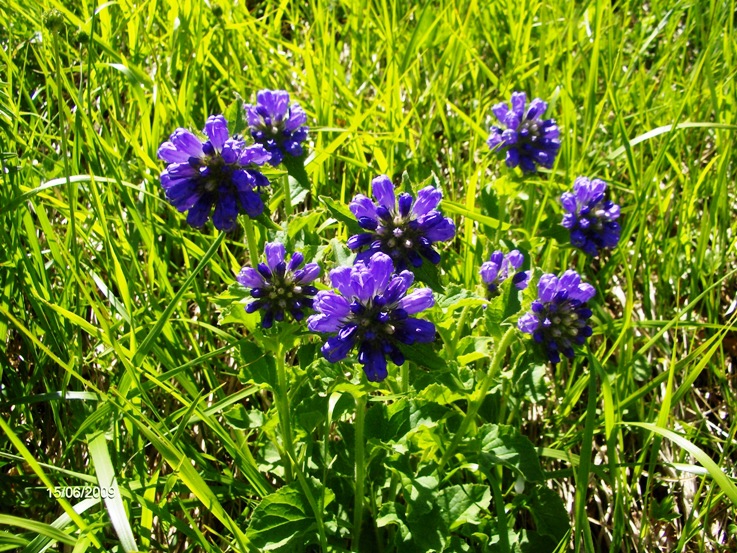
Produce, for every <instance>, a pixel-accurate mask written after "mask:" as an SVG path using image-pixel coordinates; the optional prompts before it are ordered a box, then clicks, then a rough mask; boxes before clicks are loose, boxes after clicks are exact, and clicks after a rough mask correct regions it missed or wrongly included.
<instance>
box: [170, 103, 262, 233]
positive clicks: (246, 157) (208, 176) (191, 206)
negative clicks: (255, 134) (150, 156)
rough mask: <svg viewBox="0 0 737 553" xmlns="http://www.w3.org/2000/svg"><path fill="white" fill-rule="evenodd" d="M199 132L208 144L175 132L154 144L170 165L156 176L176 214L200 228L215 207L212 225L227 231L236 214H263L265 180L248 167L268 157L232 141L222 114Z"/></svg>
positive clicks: (185, 132) (186, 133)
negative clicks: (262, 191)
mask: <svg viewBox="0 0 737 553" xmlns="http://www.w3.org/2000/svg"><path fill="white" fill-rule="evenodd" d="M204 133H205V135H206V136H207V140H204V141H202V140H200V139H199V138H197V136H195V135H194V134H193V133H192V132H190V131H188V130H187V129H181V128H180V129H177V130H175V131H174V132H173V133H172V134H171V136H170V137H169V140H167V141H166V142H164V143H163V144H161V146H159V151H158V156H159V159H162V160H164V161H165V162H167V163H168V164H169V165H168V166H167V167H166V169H164V170H163V171H162V172H161V186H162V187H163V188H164V192H165V193H166V198H167V199H168V200H169V201H170V202H171V204H172V205H173V206H174V207H176V208H177V210H179V211H180V212H184V211H189V213H188V214H187V222H188V223H189V224H190V225H192V226H194V227H201V226H202V225H204V224H205V223H206V222H207V220H208V219H209V218H210V213H211V212H212V208H213V206H215V212H214V214H213V216H212V222H213V224H214V225H215V227H216V228H217V229H219V230H224V231H229V230H232V229H233V227H235V220H236V217H237V216H238V213H240V212H245V213H246V214H247V215H248V216H249V217H258V216H259V215H261V212H262V211H263V210H264V204H263V201H262V200H261V196H260V195H259V192H258V190H259V187H261V186H268V184H269V181H268V179H267V178H266V177H265V176H264V175H263V174H262V173H261V172H260V171H257V170H256V169H253V168H252V167H251V165H254V164H255V165H263V164H264V163H266V162H267V161H268V160H269V153H268V152H267V151H266V150H264V148H263V147H262V146H260V145H256V146H248V147H247V146H246V145H245V143H244V142H243V141H242V140H239V139H236V138H231V137H230V135H229V133H228V123H227V121H226V120H225V117H223V116H222V115H213V116H211V117H209V118H208V119H207V123H205V130H204Z"/></svg>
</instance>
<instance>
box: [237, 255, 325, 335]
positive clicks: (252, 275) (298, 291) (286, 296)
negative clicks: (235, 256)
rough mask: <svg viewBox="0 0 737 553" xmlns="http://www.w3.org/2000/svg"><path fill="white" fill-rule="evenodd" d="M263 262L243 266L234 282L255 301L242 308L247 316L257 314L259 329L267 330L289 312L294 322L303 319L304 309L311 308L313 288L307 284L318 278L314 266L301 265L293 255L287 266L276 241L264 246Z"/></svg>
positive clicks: (316, 265)
mask: <svg viewBox="0 0 737 553" xmlns="http://www.w3.org/2000/svg"><path fill="white" fill-rule="evenodd" d="M265 255H266V263H259V264H258V266H257V267H256V268H255V269H254V268H253V267H243V269H241V272H240V273H239V274H238V276H237V277H236V280H237V281H238V282H239V283H240V284H241V285H243V286H245V287H246V288H250V289H251V297H253V298H255V301H252V302H251V303H249V304H248V305H247V306H246V311H247V312H248V313H253V312H255V311H258V310H260V311H261V326H263V327H264V328H271V325H272V324H273V323H274V321H283V320H284V316H285V315H286V314H287V313H289V314H291V315H292V317H293V318H294V320H295V321H301V320H302V319H303V318H304V316H305V315H304V310H305V309H308V308H311V307H312V303H313V296H314V295H315V294H317V288H315V287H314V286H312V285H311V283H312V281H314V280H315V279H316V278H317V277H318V276H320V266H319V265H318V264H317V263H308V264H307V265H305V266H304V267H302V268H300V267H301V265H302V263H304V256H303V255H302V254H301V253H299V252H296V253H294V254H292V257H291V258H290V259H289V262H288V263H287V262H286V260H285V256H286V248H285V247H284V244H280V243H278V242H274V243H267V244H266V249H265Z"/></svg>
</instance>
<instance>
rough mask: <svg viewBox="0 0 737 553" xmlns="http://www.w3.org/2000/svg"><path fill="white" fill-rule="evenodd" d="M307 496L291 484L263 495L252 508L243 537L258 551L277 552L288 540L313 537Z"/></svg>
mask: <svg viewBox="0 0 737 553" xmlns="http://www.w3.org/2000/svg"><path fill="white" fill-rule="evenodd" d="M308 513H310V507H309V503H308V502H307V498H306V497H305V496H304V494H303V493H302V490H300V489H299V488H297V487H296V485H295V484H290V485H289V486H284V487H283V488H280V489H279V490H278V491H276V492H274V493H272V494H271V495H267V496H266V497H265V498H264V499H263V500H262V501H261V503H259V504H258V506H257V507H256V509H255V510H254V511H253V516H252V517H251V524H250V525H249V527H248V530H247V531H246V537H247V538H248V539H249V540H250V541H251V544H252V545H253V546H254V547H256V548H257V549H258V550H261V551H277V550H279V549H281V548H282V547H284V546H286V545H288V544H290V543H299V544H300V545H301V546H304V545H307V544H308V543H310V542H311V541H312V540H313V539H314V537H315V536H314V529H315V526H316V525H315V520H314V517H313V516H312V515H311V514H308Z"/></svg>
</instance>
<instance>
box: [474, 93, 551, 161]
mask: <svg viewBox="0 0 737 553" xmlns="http://www.w3.org/2000/svg"><path fill="white" fill-rule="evenodd" d="M511 104H512V106H511V109H510V107H509V106H508V105H507V104H506V103H504V102H502V103H499V104H496V105H495V106H494V107H493V108H491V111H492V112H493V113H494V115H495V116H496V118H497V119H498V120H499V121H500V122H501V123H502V124H503V125H504V126H505V127H506V129H502V128H501V127H497V126H493V127H491V135H490V136H489V138H488V140H487V141H486V143H487V144H488V145H489V148H491V149H492V150H497V149H498V150H506V151H507V154H506V155H507V158H506V161H507V165H508V166H509V167H517V166H518V165H519V166H520V167H521V168H522V170H523V171H524V172H526V173H534V172H535V170H536V167H535V164H538V165H542V166H543V167H547V168H548V169H550V168H551V167H553V163H554V162H555V156H556V155H558V150H559V149H560V140H558V137H559V136H560V132H559V130H558V125H556V123H555V120H554V119H541V118H540V116H541V115H542V114H543V113H545V110H546V109H548V104H547V103H546V102H543V101H542V100H541V99H540V98H535V99H534V100H533V101H532V102H530V105H529V106H527V96H526V95H525V93H524V92H514V93H512V101H511Z"/></svg>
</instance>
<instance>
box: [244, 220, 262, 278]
mask: <svg viewBox="0 0 737 553" xmlns="http://www.w3.org/2000/svg"><path fill="white" fill-rule="evenodd" d="M244 223H245V227H246V241H247V242H248V256H249V257H250V258H251V266H252V267H254V268H255V267H256V265H258V257H259V255H258V246H257V245H256V235H255V234H254V230H253V223H252V222H251V218H250V217H245V218H244Z"/></svg>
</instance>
